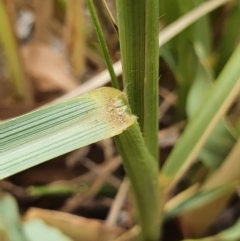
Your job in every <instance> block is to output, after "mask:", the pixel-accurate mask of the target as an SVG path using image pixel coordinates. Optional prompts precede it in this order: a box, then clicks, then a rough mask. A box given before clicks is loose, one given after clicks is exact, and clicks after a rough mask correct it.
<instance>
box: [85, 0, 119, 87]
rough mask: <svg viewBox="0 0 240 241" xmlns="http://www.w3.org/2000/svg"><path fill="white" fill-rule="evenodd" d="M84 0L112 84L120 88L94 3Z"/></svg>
mask: <svg viewBox="0 0 240 241" xmlns="http://www.w3.org/2000/svg"><path fill="white" fill-rule="evenodd" d="M86 1H87V5H88V8H89V11H90V14H91V17H92V20H93V23H94V26H95V29H96V33H97V36H98V39H99V42H100V45H101V47H102V50H103V54H104V58H105V61H106V65H107V68H108V71H109V74H110V76H111V82H112V86H113V87H114V88H116V89H120V88H119V84H118V80H117V77H116V74H115V72H114V69H113V65H112V62H111V58H110V55H109V52H108V48H107V44H106V41H105V39H104V35H103V32H102V29H101V25H100V22H99V20H98V17H97V12H96V10H95V7H94V4H93V1H92V0H86Z"/></svg>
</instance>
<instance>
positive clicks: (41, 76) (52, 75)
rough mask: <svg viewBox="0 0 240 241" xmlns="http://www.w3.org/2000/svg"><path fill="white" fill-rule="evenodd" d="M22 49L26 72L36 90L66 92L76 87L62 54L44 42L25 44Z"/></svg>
mask: <svg viewBox="0 0 240 241" xmlns="http://www.w3.org/2000/svg"><path fill="white" fill-rule="evenodd" d="M22 51H23V56H24V62H25V65H26V69H27V72H28V74H29V76H30V77H31V78H32V81H33V85H34V87H35V89H36V90H37V91H40V92H46V91H59V90H61V91H64V92H68V91H71V90H73V89H75V88H76V87H77V83H76V81H75V79H74V78H73V77H72V76H71V74H70V73H69V71H68V63H67V60H66V59H65V57H64V56H63V55H62V54H60V53H57V52H55V51H54V50H53V49H52V48H50V47H48V46H47V45H44V44H33V45H30V46H26V47H24V48H23V49H22Z"/></svg>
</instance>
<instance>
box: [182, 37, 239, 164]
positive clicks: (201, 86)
mask: <svg viewBox="0 0 240 241" xmlns="http://www.w3.org/2000/svg"><path fill="white" fill-rule="evenodd" d="M195 51H196V54H197V57H198V59H199V64H198V70H197V74H196V77H195V79H194V82H193V85H192V86H191V89H190V91H189V94H188V97H187V106H186V111H187V114H188V117H189V118H190V119H191V117H192V116H194V114H195V113H196V112H197V110H198V108H199V106H200V104H201V102H202V101H204V99H205V97H206V96H207V93H208V92H209V91H211V88H212V83H213V78H212V73H211V69H209V67H208V65H207V63H206V62H207V59H206V54H205V53H204V52H205V51H204V48H203V46H202V45H201V43H198V42H196V43H195ZM235 142H236V140H235V139H234V137H233V136H232V134H231V133H230V131H229V130H228V128H227V123H226V122H225V121H224V120H223V119H222V120H220V122H219V124H218V125H217V126H216V128H215V129H214V130H213V132H212V134H211V135H210V137H209V138H208V140H207V142H206V144H205V145H204V147H203V149H202V150H201V152H200V155H199V158H200V160H201V161H203V163H204V164H205V165H206V166H207V167H208V168H211V169H216V168H217V167H219V166H220V164H221V163H222V162H223V161H224V160H225V157H226V156H227V155H228V153H229V152H230V150H231V148H232V147H233V145H234V144H235Z"/></svg>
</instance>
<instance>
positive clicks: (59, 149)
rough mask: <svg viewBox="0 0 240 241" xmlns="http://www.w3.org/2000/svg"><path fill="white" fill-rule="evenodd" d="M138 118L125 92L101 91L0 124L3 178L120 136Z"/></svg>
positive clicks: (1, 172) (0, 175) (1, 174)
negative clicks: (130, 106)
mask: <svg viewBox="0 0 240 241" xmlns="http://www.w3.org/2000/svg"><path fill="white" fill-rule="evenodd" d="M135 119H136V118H135V117H134V116H132V115H131V114H130V110H129V107H128V105H127V100H126V98H125V95H124V94H123V93H121V92H120V91H119V90H116V89H113V88H100V89H97V90H94V91H92V92H90V93H88V94H86V95H84V96H82V97H79V98H75V99H72V100H69V101H66V102H63V103H60V104H56V105H53V106H50V107H46V108H44V109H40V110H37V111H34V112H31V113H29V114H26V115H24V116H21V117H18V118H15V119H13V120H10V121H7V122H5V123H3V124H0V137H1V138H0V140H1V142H0V148H1V149H0V153H1V159H0V179H2V178H5V177H8V176H10V175H13V174H14V173H17V172H20V171H22V170H24V169H27V168H29V167H32V166H35V165H37V164H39V163H42V162H44V161H47V160H49V159H51V158H54V157H56V156H59V155H62V154H64V153H67V152H70V151H72V150H74V149H77V148H80V147H82V146H85V145H89V144H91V143H94V142H97V141H100V140H103V139H106V138H109V137H112V136H114V135H118V134H120V133H121V132H123V131H124V130H125V129H126V128H127V127H128V126H130V125H132V124H133V123H134V121H135Z"/></svg>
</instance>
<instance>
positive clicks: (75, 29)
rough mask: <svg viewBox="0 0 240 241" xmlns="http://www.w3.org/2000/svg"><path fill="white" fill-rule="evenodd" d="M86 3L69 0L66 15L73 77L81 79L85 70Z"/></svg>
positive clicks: (67, 44)
mask: <svg viewBox="0 0 240 241" xmlns="http://www.w3.org/2000/svg"><path fill="white" fill-rule="evenodd" d="M84 22H85V19H84V1H83V0H79V1H76V0H69V1H68V7H67V15H66V26H65V31H64V32H65V43H66V46H67V49H68V54H69V59H70V63H71V66H72V72H73V75H74V76H75V77H76V78H77V79H78V80H79V81H80V79H79V78H81V76H82V75H83V73H84V70H85V54H86V53H85V51H84V49H85V48H86V44H85V33H84V32H85V31H84V30H85V29H84Z"/></svg>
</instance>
